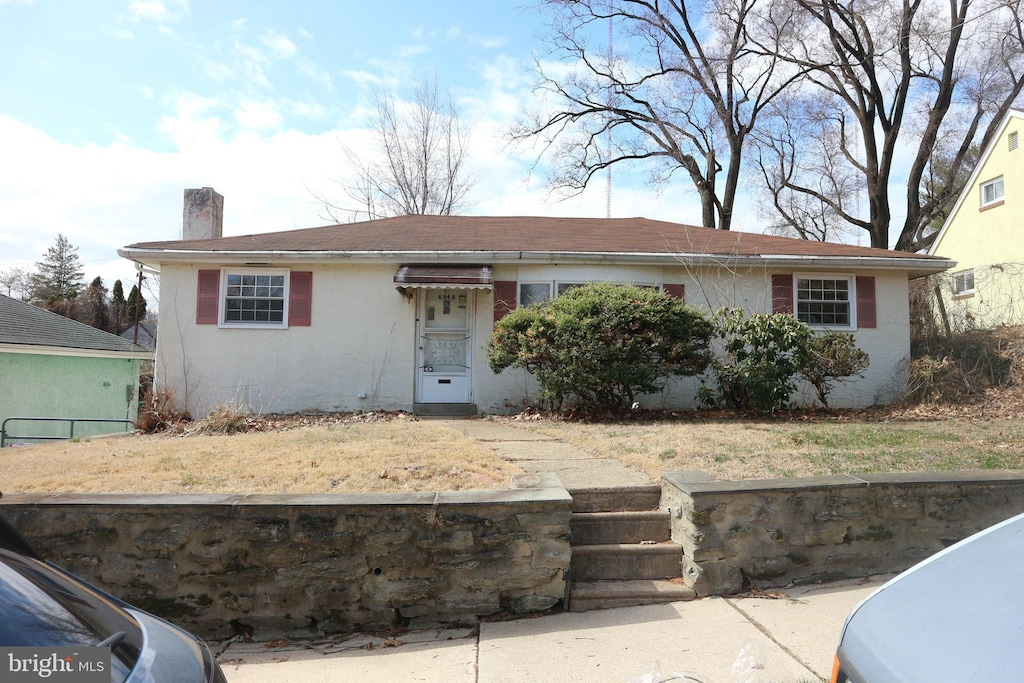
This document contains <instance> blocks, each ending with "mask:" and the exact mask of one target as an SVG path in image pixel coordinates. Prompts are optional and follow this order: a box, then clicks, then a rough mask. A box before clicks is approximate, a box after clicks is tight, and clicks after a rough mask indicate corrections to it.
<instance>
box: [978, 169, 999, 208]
mask: <svg viewBox="0 0 1024 683" xmlns="http://www.w3.org/2000/svg"><path fill="white" fill-rule="evenodd" d="M1002 199H1003V177H1002V176H999V177H998V178H995V179H993V180H989V181H988V182H985V183H982V184H981V205H982V207H985V206H988V205H989V204H995V203H996V202H999V201H1002Z"/></svg>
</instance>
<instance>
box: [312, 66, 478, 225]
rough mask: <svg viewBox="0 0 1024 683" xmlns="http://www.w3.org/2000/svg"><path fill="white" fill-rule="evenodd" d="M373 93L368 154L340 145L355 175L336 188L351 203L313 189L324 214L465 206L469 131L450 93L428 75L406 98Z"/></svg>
mask: <svg viewBox="0 0 1024 683" xmlns="http://www.w3.org/2000/svg"><path fill="white" fill-rule="evenodd" d="M373 98H374V106H375V115H374V117H373V120H372V127H373V133H374V143H375V149H374V153H373V156H372V157H361V156H360V155H358V154H357V153H355V152H354V151H352V150H351V149H347V148H346V149H345V154H346V156H347V157H348V162H349V167H350V169H351V171H352V172H353V175H354V176H355V180H353V181H351V182H348V183H342V189H343V190H344V192H345V195H346V196H347V197H348V199H349V200H351V203H350V202H345V203H339V202H336V201H332V200H330V199H329V198H327V197H326V196H325V195H322V194H318V193H316V192H314V195H315V196H316V197H317V199H319V200H320V201H322V202H323V203H324V210H325V212H326V214H327V216H328V217H329V218H330V219H331V220H334V221H337V222H339V223H340V222H343V221H349V220H357V219H358V218H359V217H366V218H383V217H387V216H401V215H408V214H437V215H450V214H455V213H459V212H461V211H463V210H465V208H466V207H467V205H468V202H469V194H470V191H471V190H472V188H473V185H474V184H475V179H474V178H472V177H470V176H469V175H468V171H467V169H466V155H467V152H468V146H469V133H468V131H467V129H466V127H465V126H464V125H463V123H462V120H461V116H460V113H459V110H458V107H457V106H456V104H455V101H454V99H453V98H452V95H451V93H447V92H442V91H441V88H440V87H439V85H438V83H437V81H436V80H433V81H426V82H423V83H420V84H418V85H416V86H415V87H414V88H413V89H412V93H411V101H410V102H402V101H396V100H395V99H394V98H393V97H392V96H391V95H390V94H389V93H387V92H386V91H384V90H383V89H380V88H375V89H374V90H373Z"/></svg>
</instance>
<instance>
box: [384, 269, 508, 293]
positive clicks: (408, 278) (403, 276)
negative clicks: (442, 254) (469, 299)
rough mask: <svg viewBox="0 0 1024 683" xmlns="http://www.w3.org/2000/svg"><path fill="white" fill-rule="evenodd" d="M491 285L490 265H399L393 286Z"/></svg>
mask: <svg viewBox="0 0 1024 683" xmlns="http://www.w3.org/2000/svg"><path fill="white" fill-rule="evenodd" d="M493 286H494V276H493V275H492V274H491V267H490V266H468V265H457V266H449V265H423V266H400V267H399V268H398V271H397V272H396V273H395V287H399V288H406V287H445V288H447V289H491V288H492V287H493Z"/></svg>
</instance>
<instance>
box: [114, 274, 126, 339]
mask: <svg viewBox="0 0 1024 683" xmlns="http://www.w3.org/2000/svg"><path fill="white" fill-rule="evenodd" d="M127 305H128V303H127V302H126V301H125V299H124V287H123V286H122V285H121V281H120V280H114V287H113V289H111V290H110V309H111V311H110V313H111V318H113V321H114V334H121V333H122V332H124V330H125V328H126V327H128V325H127V324H126V318H125V313H124V311H125V307H126V306H127Z"/></svg>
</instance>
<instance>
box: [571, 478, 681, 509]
mask: <svg viewBox="0 0 1024 683" xmlns="http://www.w3.org/2000/svg"><path fill="white" fill-rule="evenodd" d="M569 495H571V496H572V511H573V512H622V511H625V510H656V509H658V506H659V505H660V504H661V486H660V485H658V484H650V485H645V486H620V487H613V488H570V489H569Z"/></svg>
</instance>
